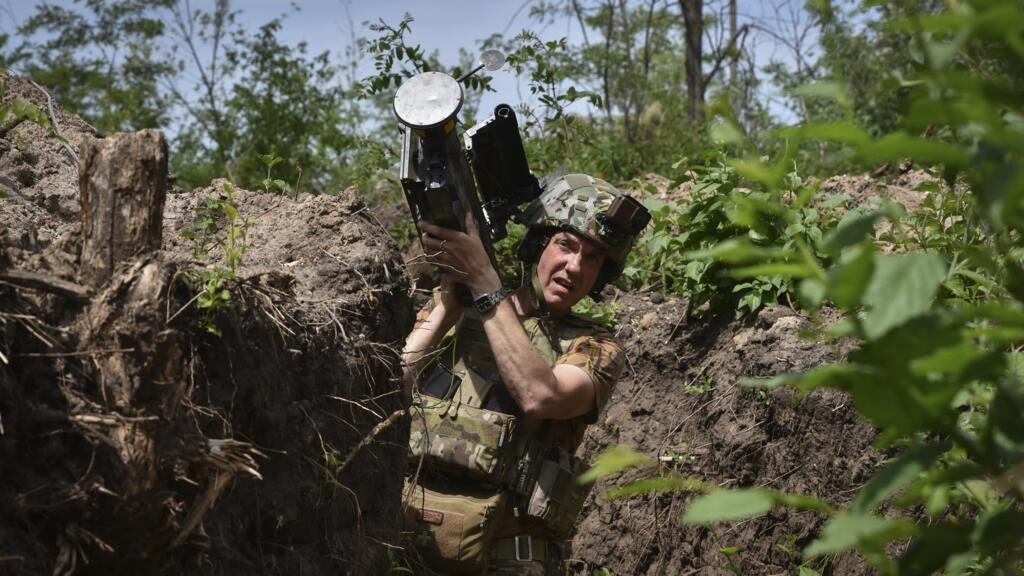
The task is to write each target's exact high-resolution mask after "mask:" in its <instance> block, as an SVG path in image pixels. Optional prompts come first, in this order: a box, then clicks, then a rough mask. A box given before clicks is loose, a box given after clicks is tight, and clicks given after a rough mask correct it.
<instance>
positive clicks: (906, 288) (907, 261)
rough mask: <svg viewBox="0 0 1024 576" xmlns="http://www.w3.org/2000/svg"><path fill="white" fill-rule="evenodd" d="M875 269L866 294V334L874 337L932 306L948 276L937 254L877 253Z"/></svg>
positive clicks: (864, 301)
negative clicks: (895, 254) (940, 286)
mask: <svg viewBox="0 0 1024 576" xmlns="http://www.w3.org/2000/svg"><path fill="white" fill-rule="evenodd" d="M874 262H875V266H874V268H875V271H874V274H872V276H871V282H870V283H869V284H868V287H867V290H866V293H865V294H864V298H863V303H864V304H865V305H866V306H867V308H868V310H867V313H866V315H865V317H864V321H863V326H864V332H865V335H866V336H867V337H868V338H871V339H875V338H879V337H881V336H882V335H883V334H885V333H886V332H888V331H889V330H890V329H892V328H894V327H896V326H899V325H900V324H903V323H904V322H906V321H907V320H910V319H911V318H914V317H915V316H918V315H920V314H922V313H924V312H925V311H927V310H928V309H929V308H930V307H931V301H932V298H934V297H935V294H936V293H937V292H938V289H939V285H940V284H941V283H942V281H943V280H944V279H945V277H946V263H945V262H944V261H943V260H942V258H941V257H939V256H938V255H935V254H905V255H898V256H894V255H875V258H874Z"/></svg>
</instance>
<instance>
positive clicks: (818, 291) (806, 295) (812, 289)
mask: <svg viewBox="0 0 1024 576" xmlns="http://www.w3.org/2000/svg"><path fill="white" fill-rule="evenodd" d="M797 293H798V295H799V297H800V302H802V303H803V304H804V305H805V306H807V307H808V308H818V307H819V306H821V303H822V302H824V301H825V297H826V296H827V293H826V287H825V283H824V282H822V281H821V280H818V279H817V278H806V279H804V280H802V281H801V282H800V285H799V286H798V287H797Z"/></svg>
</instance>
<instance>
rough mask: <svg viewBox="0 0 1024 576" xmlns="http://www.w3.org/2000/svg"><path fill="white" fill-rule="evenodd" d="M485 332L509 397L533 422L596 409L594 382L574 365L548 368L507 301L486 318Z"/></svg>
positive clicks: (566, 417)
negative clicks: (510, 396)
mask: <svg viewBox="0 0 1024 576" xmlns="http://www.w3.org/2000/svg"><path fill="white" fill-rule="evenodd" d="M483 324H484V330H485V331H486V332H487V339H488V340H489V341H490V344H491V350H492V351H493V352H494V358H495V360H496V361H497V364H498V371H499V372H501V377H502V380H504V381H505V385H506V386H507V387H508V391H509V394H511V395H512V398H513V399H515V401H516V403H517V404H519V407H520V408H522V409H523V413H524V414H526V416H527V417H529V418H534V419H553V420H566V419H569V418H575V417H577V416H581V415H583V414H586V413H588V412H590V411H591V410H593V409H594V407H595V406H596V394H595V387H594V382H593V380H592V379H591V377H590V374H588V373H587V372H586V371H584V370H583V369H582V368H580V367H579V366H574V365H571V364H556V365H555V367H554V368H551V367H550V366H548V364H547V362H545V361H544V358H543V357H542V356H541V355H540V353H539V352H537V349H536V348H535V347H534V346H533V343H532V342H531V341H530V338H529V336H528V335H527V334H526V330H524V329H523V325H522V324H521V323H520V322H519V318H518V317H517V315H516V310H515V307H514V306H513V305H512V303H511V301H509V300H508V299H506V300H503V301H502V302H501V303H500V304H498V305H497V306H496V307H495V308H494V309H493V310H491V311H490V312H488V313H487V314H485V315H484V318H483Z"/></svg>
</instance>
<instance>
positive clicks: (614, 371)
mask: <svg viewBox="0 0 1024 576" xmlns="http://www.w3.org/2000/svg"><path fill="white" fill-rule="evenodd" d="M429 310H430V306H428V307H427V308H426V309H424V310H423V311H421V312H420V313H419V314H418V315H417V326H418V325H419V324H420V323H421V322H422V321H423V320H425V319H426V318H427V316H429ZM520 320H521V322H522V324H523V328H524V329H525V330H526V333H527V335H528V336H529V337H530V340H531V341H532V342H533V344H534V347H535V348H536V349H537V351H538V352H540V354H541V356H543V357H544V359H545V360H546V361H547V363H548V365H550V366H555V365H556V364H570V365H573V366H577V367H579V368H580V369H582V370H583V371H585V372H586V373H587V374H588V375H589V376H590V378H591V381H592V382H593V383H594V398H595V406H594V409H593V410H591V411H590V412H588V413H586V414H584V415H582V416H579V417H576V418H572V419H568V420H545V421H542V422H539V423H538V424H539V426H538V427H537V428H536V433H535V434H536V437H537V438H538V439H540V440H542V441H544V442H547V443H550V444H554V445H557V446H560V447H562V448H564V449H566V450H567V451H569V452H570V453H573V452H575V451H576V449H577V448H578V447H579V445H580V443H581V442H582V440H583V434H584V432H585V430H586V427H587V425H589V424H592V423H594V422H596V421H597V417H598V414H599V413H600V412H601V411H602V409H603V408H604V406H605V405H606V404H607V403H608V399H609V397H610V396H611V392H612V388H613V386H614V385H615V382H616V380H617V379H618V378H619V376H620V375H621V374H622V371H623V369H624V368H625V353H624V351H623V349H622V347H621V345H620V344H619V343H618V342H617V341H616V340H615V339H614V338H613V337H612V336H611V334H609V333H608V332H607V331H606V330H605V329H603V328H602V327H601V326H600V325H598V324H597V323H595V322H593V321H592V320H590V319H588V318H585V317H583V316H578V315H575V314H570V315H567V316H564V317H561V318H537V317H529V318H521V319H520ZM437 357H438V358H442V359H448V360H449V361H459V360H461V362H459V363H460V364H468V365H471V366H472V367H473V368H474V371H475V372H480V373H492V374H494V373H497V368H496V367H495V365H494V358H493V355H492V354H491V351H490V347H489V345H488V344H487V338H486V335H485V333H484V330H483V325H482V324H481V323H480V321H479V319H478V318H475V315H474V313H472V312H467V318H466V319H464V321H463V322H461V323H460V324H459V325H458V326H457V327H456V328H455V329H453V331H452V332H451V333H450V334H449V336H448V337H446V339H445V341H444V342H443V343H442V345H441V347H440V349H439V352H438V355H437ZM521 417H522V416H520V418H521ZM471 456H472V455H466V457H467V459H469V458H470V457H471ZM428 482H429V481H428ZM442 482H443V481H442ZM437 485H438V484H434V486H437ZM498 514H499V516H498V518H497V519H496V520H495V521H496V522H497V523H498V528H497V533H496V536H495V537H496V538H511V537H514V536H516V535H521V534H530V535H532V536H534V537H537V538H544V539H547V540H549V541H559V540H560V539H562V538H565V537H566V536H567V535H566V534H552V533H548V532H546V531H545V528H544V526H543V525H541V524H540V523H539V522H536V521H533V522H530V521H526V520H523V519H520V518H517V516H516V515H515V513H514V511H513V509H512V507H511V506H506V507H504V508H503V509H501V510H499V511H498ZM552 552H553V553H551V554H549V556H554V555H559V554H558V551H557V550H553V551H552ZM560 563H561V562H560V561H558V564H559V565H558V566H549V568H548V571H547V572H545V563H544V562H539V561H536V560H534V561H519V560H514V559H495V558H492V559H490V560H489V561H488V567H487V572H486V574H489V575H490V574H501V575H523V576H529V575H534V574H536V575H541V576H543V575H545V574H547V575H551V574H561V573H562V571H561V566H560Z"/></svg>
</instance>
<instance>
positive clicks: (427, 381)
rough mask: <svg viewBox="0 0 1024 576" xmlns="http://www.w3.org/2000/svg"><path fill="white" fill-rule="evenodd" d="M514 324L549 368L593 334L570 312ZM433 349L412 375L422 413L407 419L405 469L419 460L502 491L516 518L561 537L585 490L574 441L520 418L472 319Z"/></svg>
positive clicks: (582, 465)
mask: <svg viewBox="0 0 1024 576" xmlns="http://www.w3.org/2000/svg"><path fill="white" fill-rule="evenodd" d="M521 321H522V324H523V328H524V329H525V330H526V333H527V334H528V335H529V336H530V339H531V341H532V342H533V345H534V347H535V348H536V349H537V351H538V352H540V354H541V356H542V357H543V358H544V359H545V361H546V362H547V363H548V365H549V366H553V365H554V363H555V361H556V360H557V359H558V357H559V356H561V355H562V354H563V353H564V352H565V350H566V349H567V348H568V347H569V345H570V344H571V343H572V341H573V340H575V339H576V338H577V337H579V336H583V335H591V334H595V333H597V332H598V331H600V330H601V329H600V328H599V327H598V326H597V325H596V324H595V323H593V321H590V320H589V319H586V318H583V317H580V316H575V315H569V316H566V317H562V318H559V319H557V320H555V319H550V318H533V317H531V318H525V319H522V320H521ZM438 350H439V352H438V355H437V357H436V358H435V360H434V361H433V362H432V364H431V365H430V366H429V367H428V369H427V370H426V371H425V375H424V376H423V377H422V378H420V380H421V386H420V390H421V393H420V394H419V395H418V397H417V403H418V405H419V406H420V407H421V408H422V412H421V413H419V414H415V413H414V415H413V418H412V424H411V431H410V438H409V445H410V468H411V469H416V468H417V467H418V466H419V465H420V461H421V460H422V465H423V466H425V467H429V468H433V469H436V470H439V471H443V472H444V473H446V474H450V475H454V476H458V477H462V478H465V479H467V480H471V481H472V482H474V483H476V484H478V485H480V486H491V487H493V488H494V489H495V490H496V491H504V492H506V493H507V494H508V496H509V500H510V503H511V506H512V507H513V509H514V512H515V515H516V516H517V517H519V518H523V519H528V520H530V521H535V523H539V524H540V525H541V526H542V529H543V532H545V533H546V534H549V535H553V536H562V535H565V534H567V533H568V532H569V530H570V529H571V528H572V525H573V523H574V522H575V520H576V517H577V516H578V514H579V511H580V509H581V508H582V505H583V501H584V500H585V499H586V496H587V494H588V492H589V487H583V486H580V485H578V484H577V483H576V477H577V476H578V475H579V474H581V473H582V472H583V471H584V470H585V469H586V468H587V466H586V464H585V463H584V462H583V461H581V460H579V459H578V458H576V457H575V455H574V451H575V449H576V447H577V446H576V445H577V444H578V442H579V437H576V438H569V437H568V436H567V435H565V434H563V435H562V436H561V437H551V436H545V432H547V431H546V430H545V421H536V420H531V419H527V418H525V417H523V415H522V411H521V410H520V409H519V407H518V406H517V405H516V403H515V402H514V400H512V398H511V396H510V395H509V393H508V390H507V389H506V388H505V385H504V383H503V382H502V381H501V377H500V374H499V372H498V369H497V365H496V362H495V360H494V356H493V354H492V353H491V349H490V345H489V343H488V340H487V337H486V333H485V332H484V328H483V325H482V323H481V322H480V320H479V318H478V317H476V316H471V315H470V314H468V313H467V315H466V316H464V318H463V320H462V321H460V323H459V324H458V325H456V327H455V328H453V329H452V330H451V331H449V333H448V334H447V335H446V336H445V338H444V340H443V341H442V344H441V346H439V348H438ZM549 424H550V422H549ZM564 425H566V426H568V425H569V423H565V424H564ZM581 435H582V430H581V431H580V434H578V435H576V436H581Z"/></svg>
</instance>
